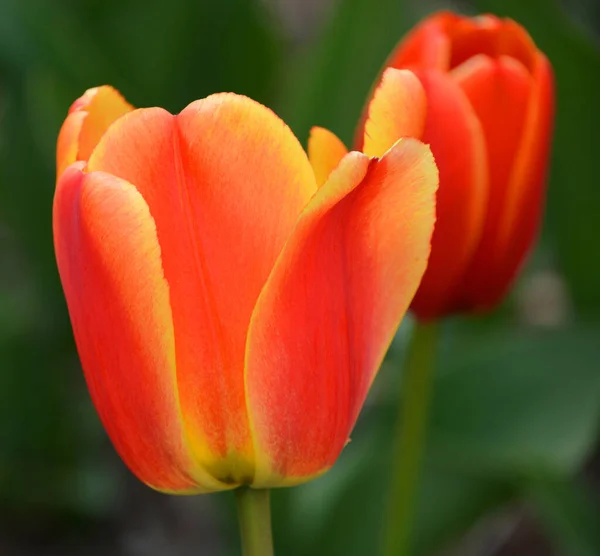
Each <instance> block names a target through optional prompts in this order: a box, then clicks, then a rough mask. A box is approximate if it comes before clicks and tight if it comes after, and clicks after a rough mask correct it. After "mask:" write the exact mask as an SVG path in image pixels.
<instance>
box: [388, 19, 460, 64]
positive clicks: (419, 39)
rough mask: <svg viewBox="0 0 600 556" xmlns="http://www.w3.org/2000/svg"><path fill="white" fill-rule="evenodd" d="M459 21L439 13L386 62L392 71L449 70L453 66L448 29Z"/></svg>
mask: <svg viewBox="0 0 600 556" xmlns="http://www.w3.org/2000/svg"><path fill="white" fill-rule="evenodd" d="M459 20H460V17H459V16H457V15H455V14H453V13H450V12H439V13H437V14H434V15H432V16H430V17H428V18H426V19H424V20H423V21H422V22H421V23H419V24H418V25H417V26H416V27H415V28H414V29H413V30H412V31H411V32H410V33H409V34H408V35H407V36H406V37H405V38H404V39H403V40H402V41H401V42H400V43H399V44H398V46H397V47H396V48H395V49H394V51H393V52H392V54H391V56H390V57H389V58H388V60H387V62H386V64H385V65H386V66H390V67H393V68H398V69H402V68H421V69H439V70H442V71H444V70H447V69H448V68H449V66H450V39H449V37H448V35H447V33H446V28H447V27H448V26H450V25H452V24H454V23H455V22H456V21H459Z"/></svg>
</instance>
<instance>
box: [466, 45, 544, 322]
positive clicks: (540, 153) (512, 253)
mask: <svg viewBox="0 0 600 556" xmlns="http://www.w3.org/2000/svg"><path fill="white" fill-rule="evenodd" d="M532 81H533V85H532V89H531V94H530V98H529V100H528V102H527V104H526V110H527V113H526V115H525V116H524V117H523V120H524V122H525V123H524V126H523V128H522V135H521V137H520V138H518V139H516V141H517V143H516V144H517V147H516V153H515V161H514V164H513V165H512V168H511V170H512V171H511V174H510V176H509V177H508V178H507V181H508V183H506V184H505V186H504V191H503V196H502V198H501V199H499V200H498V201H497V202H501V203H502V206H501V207H500V211H501V212H500V213H499V214H498V216H497V217H496V219H495V221H494V224H495V225H494V226H493V227H492V226H489V227H487V228H486V229H485V231H484V233H485V234H486V235H484V236H483V238H482V241H481V245H480V247H479V249H478V251H477V257H476V258H475V259H474V260H473V262H472V264H471V266H470V268H469V271H468V273H467V275H466V276H465V284H464V291H463V294H462V298H463V304H466V305H468V306H470V307H476V308H478V309H480V310H485V309H489V308H490V307H493V306H495V305H496V304H497V303H498V301H499V300H500V299H502V297H504V295H505V293H506V291H507V289H508V288H509V287H510V285H511V283H512V280H513V279H514V277H515V276H516V274H517V272H518V270H519V268H520V266H521V264H522V263H523V260H524V258H525V256H526V255H527V253H528V251H529V249H530V248H531V246H532V245H533V241H534V239H535V237H536V235H537V233H538V229H539V226H540V221H541V217H542V214H543V208H544V196H545V195H544V192H545V182H546V174H547V169H548V158H549V152H550V144H551V137H552V122H553V115H554V95H553V91H554V86H553V75H552V69H551V66H550V64H549V62H548V60H547V59H546V58H545V56H543V55H542V54H538V58H537V62H536V64H535V69H534V73H533V76H532ZM497 198H498V197H497Z"/></svg>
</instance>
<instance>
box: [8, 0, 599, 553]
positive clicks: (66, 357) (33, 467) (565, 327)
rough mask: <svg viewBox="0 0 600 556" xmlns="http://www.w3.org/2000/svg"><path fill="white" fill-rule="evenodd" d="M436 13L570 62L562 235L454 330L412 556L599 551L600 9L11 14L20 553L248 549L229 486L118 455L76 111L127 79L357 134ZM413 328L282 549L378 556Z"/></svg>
mask: <svg viewBox="0 0 600 556" xmlns="http://www.w3.org/2000/svg"><path fill="white" fill-rule="evenodd" d="M439 7H454V8H458V9H460V10H462V11H465V12H466V13H478V12H482V11H490V12H493V13H497V14H499V15H508V16H510V17H513V18H514V19H516V20H517V21H519V22H521V23H522V24H524V25H525V26H526V27H527V28H528V29H529V30H530V32H531V34H532V35H533V37H534V39H535V41H536V42H537V43H538V45H539V46H540V47H541V48H542V49H543V50H544V51H545V52H546V53H547V55H548V56H549V58H550V60H551V62H552V63H553V65H554V67H555V70H556V76H557V86H558V119H557V126H556V138H555V142H554V154H553V160H552V172H551V185H550V188H549V198H548V208H547V212H546V218H545V225H544V230H543V233H542V237H541V240H540V242H539V245H538V247H537V249H536V251H535V253H534V254H533V256H532V257H531V259H530V261H529V263H528V265H527V267H526V269H525V272H524V273H523V275H522V277H521V279H520V281H519V283H518V284H517V286H516V287H515V289H514V291H513V293H512V295H511V296H510V298H509V299H508V300H507V301H506V303H505V304H504V305H503V307H502V308H501V309H500V310H499V311H497V312H496V313H494V315H492V316H489V317H486V318H477V319H475V318H471V319H455V320H452V321H450V322H448V323H447V324H446V327H445V335H444V341H443V345H442V348H441V353H440V361H439V365H438V369H437V378H436V384H435V399H434V406H433V411H432V418H431V426H430V433H429V443H428V451H427V457H426V464H425V471H424V477H423V483H422V487H421V488H420V490H419V508H418V515H417V519H416V531H415V537H414V540H415V547H414V548H415V554H416V555H418V556H425V555H446V556H449V555H455V556H492V555H494V556H547V555H552V554H557V555H565V556H579V555H581V556H598V555H600V512H599V509H598V508H599V506H598V504H599V500H600V479H599V478H600V472H599V469H600V458H599V457H598V443H597V440H598V437H599V435H598V430H599V429H598V425H599V422H600V420H599V417H600V247H599V240H600V183H599V181H598V171H597V167H598V162H599V160H600V152H599V150H598V146H599V145H600V142H599V140H598V133H599V130H600V109H599V99H600V53H599V52H600V50H599V48H598V44H599V43H598V30H599V29H600V4H599V3H598V2H596V1H595V0H569V2H566V1H565V2H563V3H562V4H558V3H557V2H556V1H555V0H471V2H466V3H462V4H460V5H458V4H455V5H450V4H444V3H441V2H431V0H418V1H417V0H169V1H163V0H87V1H82V0H0V555H2V556H21V555H32V556H33V555H35V556H50V555H60V556H71V555H84V554H85V555H86V556H95V555H108V554H110V555H113V556H138V555H139V556H142V555H144V556H154V555H165V554H169V555H171V556H184V555H188V554H189V555H192V554H193V555H200V554H206V555H217V556H219V555H224V556H227V555H236V554H239V552H238V550H239V548H238V537H237V528H236V523H235V516H234V508H233V503H232V499H233V497H232V495H231V493H228V494H221V495H211V496H204V497H195V498H174V497H168V496H164V495H160V494H157V493H155V492H153V491H151V490H150V489H148V488H146V487H145V486H143V485H141V484H140V483H138V482H137V481H136V480H135V479H134V478H133V477H132V476H131V475H130V474H129V472H128V471H127V470H126V469H125V467H124V465H123V464H122V463H121V462H120V460H119V458H118V457H117V456H116V454H115V453H114V451H113V449H112V447H111V445H110V443H109V441H108V439H107V437H106V435H105V433H104V431H103V430H102V428H101V427H100V424H99V421H98V419H97V417H96V414H95V412H94V410H93V408H92V405H91V403H90V400H89V397H88V395H87V391H86V388H85V384H84V380H83V377H82V374H81V371H80V369H79V363H78V359H77V356H76V353H75V348H74V343H73V339H72V334H71V329H70V325H69V321H68V316H67V312H66V307H65V303H64V300H63V296H62V292H61V288H60V284H59V280H58V275H57V271H56V267H55V262H54V254H53V249H52V234H51V203H52V195H53V188H54V172H55V169H54V147H55V141H56V136H57V132H58V129H59V127H60V124H61V123H62V120H63V119H64V116H65V114H66V111H67V109H68V107H69V105H70V104H71V102H72V101H73V100H74V99H76V98H77V97H78V96H80V94H81V93H82V92H83V91H84V90H85V89H86V88H88V87H91V86H94V85H99V84H103V83H110V84H113V85H115V86H116V87H117V88H118V89H120V90H121V91H122V92H123V93H124V95H125V96H126V98H127V99H128V100H130V101H131V102H132V103H133V104H135V105H137V106H152V105H160V106H164V107H166V108H168V109H170V110H171V111H179V110H181V109H182V108H183V107H184V106H185V105H186V104H187V103H188V102H190V101H192V100H194V99H197V98H201V97H203V96H205V95H208V94H210V93H212V92H216V91H234V92H238V93H244V94H247V95H249V96H251V97H253V98H255V99H257V100H259V101H260V102H262V103H264V104H266V105H268V106H270V107H272V108H273V109H274V110H275V111H276V112H277V113H278V114H279V115H280V116H282V117H283V118H284V119H285V120H286V121H287V122H288V123H289V124H290V125H291V127H292V128H293V130H294V131H295V132H296V133H297V135H298V136H299V137H300V139H301V140H302V141H303V142H305V141H306V138H307V136H308V130H309V128H310V126H311V125H322V126H325V127H328V128H330V129H332V130H333V131H335V132H336V133H337V134H339V135H340V136H341V137H342V138H343V139H344V140H345V141H346V142H347V143H349V142H350V139H351V137H352V133H353V128H354V125H355V123H356V121H357V118H358V115H359V113H360V110H361V107H362V103H363V101H364V99H365V96H366V94H367V91H368V89H369V87H370V85H371V83H372V81H373V79H374V77H375V76H376V74H377V72H378V70H379V69H380V66H381V64H382V63H383V61H384V60H385V58H386V56H387V54H388V53H389V51H390V50H391V49H392V47H393V46H394V44H395V43H396V42H397V40H398V39H399V38H400V36H401V35H402V34H403V33H404V32H405V31H406V30H407V29H408V28H409V27H410V26H411V25H413V24H414V23H415V22H416V21H417V20H418V19H419V18H421V17H422V16H424V15H426V14H428V13H430V12H431V11H433V10H434V9H436V8H439ZM409 333H410V320H408V321H407V322H406V324H405V325H403V327H402V328H401V330H400V332H399V334H398V338H397V341H396V342H395V343H394V344H393V347H392V349H391V351H390V354H389V357H388V358H387V360H386V363H385V364H384V367H383V369H382V372H381V375H380V377H379V378H378V380H377V382H376V385H375V388H374V390H373V391H372V393H371V396H370V398H369V403H368V405H367V407H366V408H365V411H364V412H363V415H362V416H361V419H360V421H359V424H358V427H357V428H356V430H355V432H354V435H353V441H352V443H351V444H350V445H349V446H348V448H347V449H346V451H345V453H344V454H343V456H342V458H341V459H340V461H339V463H338V464H337V465H336V467H335V468H334V470H333V471H331V472H330V473H329V474H328V475H326V476H325V477H324V478H322V479H319V480H318V481H315V482H313V483H310V484H308V485H305V486H302V487H299V488H296V489H288V490H285V491H283V490H282V491H277V492H274V495H273V506H274V522H275V523H274V526H275V542H276V548H277V552H278V554H280V555H285V556H300V555H304V556H307V555H311V556H320V555H323V556H337V555H340V556H341V555H347V556H353V555H357V556H359V555H360V556H363V555H366V554H373V553H375V549H376V546H377V541H378V538H379V531H380V524H381V516H382V504H383V500H384V495H385V490H386V485H385V477H386V473H387V466H388V465H389V444H390V434H391V432H390V429H391V426H392V423H393V420H394V415H395V412H396V410H397V408H396V407H395V405H394V401H395V399H396V398H397V395H396V394H397V390H398V388H399V377H400V367H401V363H402V358H403V356H404V352H405V349H404V348H405V344H406V338H407V336H408V334H409Z"/></svg>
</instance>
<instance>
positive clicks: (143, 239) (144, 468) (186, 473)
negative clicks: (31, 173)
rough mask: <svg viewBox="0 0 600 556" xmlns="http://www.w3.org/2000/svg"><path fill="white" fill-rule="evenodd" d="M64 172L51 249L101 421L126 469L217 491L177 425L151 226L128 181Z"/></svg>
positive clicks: (166, 310) (149, 478)
mask: <svg viewBox="0 0 600 556" xmlns="http://www.w3.org/2000/svg"><path fill="white" fill-rule="evenodd" d="M82 166H83V165H82V164H78V165H74V166H72V167H70V168H69V169H67V170H66V171H65V173H64V174H63V175H62V177H61V178H60V180H59V183H58V185H57V189H56V196H55V200H54V242H55V246H56V256H57V262H58V268H59V271H60V276H61V280H62V283H63V287H64V291H65V295H66V298H67V303H68V306H69V314H70V316H71V321H72V324H73V330H74V333H75V339H76V342H77V348H78V351H79V356H80V358H81V362H82V365H83V369H84V371H85V376H86V379H87V382H88V386H89V389H90V393H91V396H92V399H93V401H94V404H95V406H96V408H97V410H98V413H99V414H100V418H101V419H102V422H103V424H104V426H105V428H106V430H107V432H108V434H109V436H110V437H111V439H112V441H113V443H114V445H115V447H116V449H117V451H118V452H119V454H120V455H121V457H122V458H123V460H124V461H125V463H126V464H127V465H128V466H129V467H130V469H131V470H132V471H133V472H134V473H135V474H136V475H137V476H138V477H139V478H140V479H141V480H142V481H144V482H145V483H147V484H149V485H150V486H152V487H154V488H157V489H160V490H165V491H170V492H203V491H210V490H220V489H222V488H226V487H224V485H221V484H219V483H218V482H217V481H215V480H214V479H212V478H211V477H210V476H209V475H208V474H207V473H206V472H205V471H204V470H202V469H200V468H198V467H197V466H196V465H195V464H194V462H193V459H192V457H191V453H190V451H189V450H188V447H187V442H186V439H185V431H184V428H183V422H182V419H181V414H180V408H179V400H178V392H177V382H176V374H175V343H174V334H173V322H172V318H171V308H170V305H169V287H168V285H167V282H166V281H165V278H164V276H163V269H162V262H161V252H160V247H159V244H158V240H157V237H156V229H155V226H154V221H153V220H152V217H151V216H150V212H149V210H148V206H147V205H146V203H145V202H144V200H143V199H142V197H141V195H140V194H139V193H138V192H137V191H136V189H135V188H134V187H133V186H132V185H131V184H129V183H127V182H125V181H123V180H119V179H117V178H114V177H112V176H109V175H107V174H102V173H92V174H87V175H86V174H82V172H81V170H80V168H81V167H82Z"/></svg>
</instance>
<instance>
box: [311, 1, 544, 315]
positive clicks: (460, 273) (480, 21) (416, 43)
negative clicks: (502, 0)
mask: <svg viewBox="0 0 600 556" xmlns="http://www.w3.org/2000/svg"><path fill="white" fill-rule="evenodd" d="M386 66H387V67H388V68H396V69H395V70H390V69H388V70H387V71H384V73H383V74H382V77H381V79H380V81H379V83H378V85H377V87H376V88H375V90H374V95H373V97H372V100H371V101H370V102H369V103H368V104H367V107H366V109H365V114H369V115H371V114H372V112H373V103H374V102H375V101H377V103H378V104H379V105H380V106H383V105H385V106H384V108H385V110H384V111H385V112H386V113H387V115H386V117H385V118H383V117H381V119H382V120H383V121H384V123H383V124H382V125H381V126H380V128H379V129H375V128H373V127H371V129H368V127H367V128H365V126H364V125H362V124H361V125H360V126H359V129H358V132H357V137H356V144H355V146H356V148H357V149H358V150H362V151H363V152H365V153H366V154H369V155H377V154H379V153H381V152H385V150H386V149H387V148H389V147H390V146H391V145H392V144H393V142H394V141H396V140H397V139H398V138H399V137H404V136H408V137H416V138H419V139H421V140H422V141H423V142H425V143H427V144H429V145H430V146H431V150H432V152H433V155H434V157H435V160H436V164H437V166H438V169H439V173H440V189H439V192H438V199H437V222H436V227H435V231H434V234H433V239H432V251H431V257H430V260H429V265H428V268H427V271H426V273H425V276H424V278H423V282H422V283H421V285H420V287H419V290H418V292H417V295H416V296H415V299H414V301H413V303H412V309H413V310H414V312H415V314H416V316H417V317H418V318H419V319H421V320H430V319H435V318H439V317H442V316H444V315H447V314H451V313H454V312H459V311H467V312H471V311H482V310H489V309H491V308H493V307H494V306H495V305H497V304H498V303H499V302H500V301H501V300H502V299H503V297H504V296H505V294H506V292H507V290H508V288H509V286H510V285H511V283H512V281H513V279H514V277H515V275H516V274H517V272H518V270H519V268H520V266H521V264H522V263H523V261H524V258H525V256H526V255H527V253H528V251H529V250H530V248H531V246H532V244H533V242H534V240H535V238H536V236H537V233H538V228H539V224H540V219H541V215H542V211H543V202H544V190H545V181H546V170H547V165H548V155H549V148H550V140H551V127H552V120H553V110H554V106H553V104H554V86H553V77H552V71H551V67H550V64H549V63H548V60H547V59H546V57H545V56H544V55H543V54H542V53H541V52H540V51H539V50H538V49H537V48H536V46H535V44H534V43H533V41H532V40H531V38H530V37H529V35H528V34H527V33H526V31H525V30H524V29H523V28H522V27H520V26H519V25H518V24H516V23H515V22H514V21H511V20H508V19H504V20H502V19H498V18H497V17H494V16H491V15H485V16H481V17H476V18H467V17H462V16H459V15H455V14H452V13H448V12H442V13H438V14H435V15H433V16H431V17H429V18H427V19H426V20H425V21H423V22H422V23H421V24H420V25H418V26H417V27H416V28H415V29H414V30H413V31H412V32H411V33H410V34H409V35H408V36H407V37H406V38H405V39H404V40H403V41H402V42H401V43H400V44H399V45H398V47H397V48H396V49H395V50H394V52H393V53H392V55H391V56H390V58H389V59H388V61H387V64H386ZM399 69H409V70H412V71H413V72H414V73H415V74H416V76H417V77H418V79H419V81H420V84H421V86H422V87H423V88H424V89H425V92H426V96H427V102H426V107H425V106H422V107H421V109H422V110H426V111H427V116H426V119H425V122H424V126H423V127H420V128H419V127H414V125H412V124H414V120H410V121H407V120H406V118H405V117H404V116H403V114H405V112H406V109H405V108H404V104H405V103H406V102H413V103H414V100H412V99H413V97H414V91H415V90H416V89H417V88H418V85H417V84H416V83H414V82H411V80H410V79H408V78H407V77H406V76H404V78H402V77H401V76H400V75H399V74H398V73H397V72H398V70H399ZM394 72H395V73H394ZM390 73H393V75H390ZM385 80H387V81H392V80H396V81H397V82H400V81H405V83H404V84H403V85H402V84H401V83H399V84H397V85H396V87H392V86H390V84H388V85H387V86H386V87H383V83H384V81H385ZM382 88H384V89H385V91H381V89H382ZM383 95H387V97H388V98H387V101H385V102H384V100H383V99H381V98H380V99H379V100H377V98H378V96H380V97H381V96H383ZM380 109H381V108H380ZM411 122H412V124H411ZM417 122H420V120H417ZM319 148H320V147H319Z"/></svg>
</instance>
